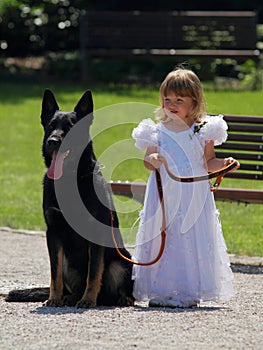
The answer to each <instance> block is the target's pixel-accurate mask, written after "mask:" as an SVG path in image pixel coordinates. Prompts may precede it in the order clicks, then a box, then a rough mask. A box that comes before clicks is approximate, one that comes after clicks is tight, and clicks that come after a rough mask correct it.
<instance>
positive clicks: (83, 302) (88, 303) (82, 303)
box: [76, 299, 97, 309]
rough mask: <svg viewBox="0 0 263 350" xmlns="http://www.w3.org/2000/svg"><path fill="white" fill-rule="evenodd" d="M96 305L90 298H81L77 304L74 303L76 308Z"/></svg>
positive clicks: (87, 307)
mask: <svg viewBox="0 0 263 350" xmlns="http://www.w3.org/2000/svg"><path fill="white" fill-rule="evenodd" d="M96 306H97V303H96V301H95V300H91V299H81V300H80V301H78V302H77V305H76V307H77V308H78V309H89V308H92V307H96Z"/></svg>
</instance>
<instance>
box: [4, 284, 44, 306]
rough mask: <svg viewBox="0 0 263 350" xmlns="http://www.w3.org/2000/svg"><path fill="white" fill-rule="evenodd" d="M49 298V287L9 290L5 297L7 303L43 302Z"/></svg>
mask: <svg viewBox="0 0 263 350" xmlns="http://www.w3.org/2000/svg"><path fill="white" fill-rule="evenodd" d="M48 297H49V287H43V288H41V287H37V288H28V289H14V290H11V291H10V292H9V293H8V295H7V296H6V297H5V301H8V302H22V303H23V302H43V301H45V300H47V299H48Z"/></svg>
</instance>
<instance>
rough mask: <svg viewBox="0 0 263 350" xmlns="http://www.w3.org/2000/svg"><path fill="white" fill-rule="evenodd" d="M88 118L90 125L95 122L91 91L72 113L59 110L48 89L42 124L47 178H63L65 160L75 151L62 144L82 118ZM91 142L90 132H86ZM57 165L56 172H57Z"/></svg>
mask: <svg viewBox="0 0 263 350" xmlns="http://www.w3.org/2000/svg"><path fill="white" fill-rule="evenodd" d="M86 116H87V117H88V125H90V124H91V123H92V120H93V100H92V94H91V91H89V90H88V91H86V92H85V93H84V94H83V96H82V97H81V99H80V100H79V102H78V103H77V105H76V107H75V108H74V110H73V111H72V112H63V111H61V110H60V109H59V106H58V104H57V101H56V99H55V96H54V95H53V93H52V91H50V90H48V89H46V90H45V92H44V96H43V101H42V111H41V123H42V125H43V128H44V131H45V134H44V139H43V146H42V152H43V157H44V159H45V164H46V166H47V168H48V171H47V176H48V177H49V178H50V179H53V180H56V179H58V178H60V177H61V176H62V170H63V163H64V159H65V158H67V157H68V156H69V155H70V153H71V152H72V151H73V150H72V149H70V147H69V148H68V147H67V146H64V147H63V145H62V142H63V140H64V138H65V136H66V135H67V134H68V132H69V131H70V130H71V128H72V127H73V126H74V125H75V124H76V123H77V122H78V121H80V120H81V119H82V118H84V117H86ZM85 133H86V137H87V140H89V130H86V131H85ZM55 165H56V171H55Z"/></svg>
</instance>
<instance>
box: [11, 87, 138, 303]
mask: <svg viewBox="0 0 263 350" xmlns="http://www.w3.org/2000/svg"><path fill="white" fill-rule="evenodd" d="M84 119H85V121H86V122H85V128H83V129H82V136H81V137H83V138H84V139H86V144H85V147H84V148H83V149H82V151H81V152H82V153H81V155H80V157H79V162H78V163H77V164H78V165H77V169H76V168H75V167H74V166H73V164H74V161H75V159H74V158H75V157H76V154H77V152H76V151H77V149H76V148H77V147H78V146H77V145H75V146H74V145H73V146H72V145H70V144H69V146H63V141H65V137H66V135H68V134H69V132H70V131H71V130H72V128H74V127H75V126H77V123H80V122H81V121H82V120H84ZM92 120H93V100H92V94H91V91H86V92H85V93H84V94H83V96H82V97H81V99H80V100H79V102H78V103H77V105H76V107H75V108H74V111H72V112H63V111H60V109H59V106H58V104H57V102H56V99H55V97H54V95H53V93H52V92H51V91H50V90H48V89H46V90H45V92H44V96H43V101H42V112H41V123H42V126H43V128H44V139H43V146H42V153H43V157H44V161H45V164H46V166H47V169H48V170H47V172H46V174H45V177H44V180H43V190H44V191H43V213H44V218H45V222H46V225H47V232H46V238H47V247H48V252H49V258H50V268H51V283H50V288H46V289H41V288H33V289H31V290H30V289H27V290H17V291H11V292H10V293H9V295H8V296H7V298H6V300H7V301H43V299H45V300H46V299H47V300H46V301H45V303H44V305H45V306H53V307H57V306H63V305H68V306H76V307H78V308H90V307H96V306H99V305H105V306H115V305H116V306H131V305H133V303H134V298H133V296H132V289H133V282H132V278H131V273H132V264H131V263H129V262H126V261H125V260H123V259H122V258H120V257H119V255H118V254H117V251H116V249H115V248H114V246H113V244H110V242H111V227H110V222H111V219H110V215H113V220H114V232H115V236H116V239H117V242H118V245H119V246H120V247H121V251H122V253H123V254H124V255H125V256H126V257H128V258H130V254H129V252H128V251H127V250H126V249H125V248H124V246H123V241H122V237H121V234H120V231H119V228H118V217H117V214H116V211H115V209H114V206H113V201H112V196H111V193H110V191H109V189H108V185H107V182H106V180H105V179H104V178H103V176H102V173H101V172H100V170H99V165H98V162H97V160H96V157H95V155H94V151H93V146H92V141H91V139H90V133H89V127H90V125H91V123H92ZM72 174H73V175H72ZM71 176H73V177H71ZM74 176H75V179H76V182H77V189H78V193H79V196H80V198H81V201H82V203H83V204H84V207H85V209H86V210H87V212H88V213H89V217H88V220H87V221H86V222H85V224H84V227H85V234H79V233H78V232H76V231H77V230H76V229H75V228H74V227H73V226H74V225H73V226H72V225H71V223H70V222H68V220H66V218H65V216H64V212H63V210H64V208H63V209H62V208H61V205H60V203H59V200H58V197H57V193H58V192H56V186H57V185H58V186H60V185H61V184H62V187H61V188H62V194H63V191H64V189H65V188H66V187H68V184H69V183H68V182H66V180H67V179H72V178H74ZM63 181H64V187H63ZM65 186H66V187H65ZM62 197H63V196H62ZM63 200H64V201H65V200H66V203H64V204H65V206H66V208H67V209H66V210H68V208H69V210H70V214H72V215H73V216H74V217H75V219H76V221H77V222H80V223H81V221H82V218H83V214H82V213H81V212H79V206H78V205H77V204H76V205H75V203H72V200H73V198H67V196H66V195H65V198H64V197H63ZM48 293H49V295H48Z"/></svg>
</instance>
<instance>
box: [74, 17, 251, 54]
mask: <svg viewBox="0 0 263 350" xmlns="http://www.w3.org/2000/svg"><path fill="white" fill-rule="evenodd" d="M256 23H257V18H256V13H255V12H253V11H245V12H240V11H238V12H234V11H231V12H230V11H226V12H220V11H181V12H179V11H173V12H139V11H133V12H88V13H87V14H85V15H84V16H82V18H81V27H80V41H81V46H82V47H85V48H90V49H91V51H92V49H95V50H96V49H100V48H103V49H105V48H108V49H145V50H149V49H158V48H159V49H173V48H177V49H180V48H182V49H255V47H256V41H257V33H256Z"/></svg>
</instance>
